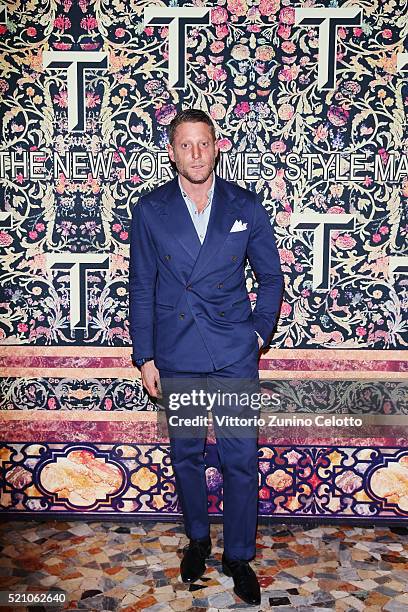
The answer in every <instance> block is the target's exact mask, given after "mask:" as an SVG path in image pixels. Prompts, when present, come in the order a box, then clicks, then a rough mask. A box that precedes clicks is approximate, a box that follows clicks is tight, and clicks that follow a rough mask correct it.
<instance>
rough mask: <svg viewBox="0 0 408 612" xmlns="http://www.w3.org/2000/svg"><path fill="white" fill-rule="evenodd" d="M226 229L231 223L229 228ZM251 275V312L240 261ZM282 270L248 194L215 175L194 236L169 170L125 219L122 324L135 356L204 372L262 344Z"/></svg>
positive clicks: (260, 210)
mask: <svg viewBox="0 0 408 612" xmlns="http://www.w3.org/2000/svg"><path fill="white" fill-rule="evenodd" d="M231 230H232V231H231ZM247 258H248V260H249V263H250V265H251V267H252V268H253V270H254V271H255V274H256V279H257V283H258V296H257V301H256V307H255V309H254V310H253V311H252V310H251V304H250V301H249V297H248V293H247V290H246V281H245V273H244V270H245V263H246V259H247ZM282 289H283V276H282V273H281V269H280V262H279V254H278V251H277V248H276V244H275V239H274V234H273V230H272V227H271V224H270V220H269V216H268V214H267V212H266V210H265V209H264V207H263V206H262V204H260V203H259V202H258V200H257V197H256V195H255V194H254V193H252V192H250V191H248V190H245V189H242V188H241V187H239V186H237V185H235V184H232V183H229V182H227V181H225V180H223V179H221V178H219V177H217V176H216V177H215V187H214V197H213V201H212V207H211V213H210V218H209V223H208V228H207V233H206V237H205V240H204V242H203V244H201V242H200V240H199V238H198V235H197V232H196V230H195V227H194V224H193V222H192V220H191V217H190V214H189V212H188V210H187V207H186V204H185V202H184V200H183V197H182V195H181V192H180V187H179V184H178V180H177V178H175V179H174V180H172V181H169V182H168V183H166V184H165V185H163V186H161V187H159V188H158V189H155V190H154V191H152V192H151V193H148V194H147V195H144V196H142V197H141V198H140V199H139V202H138V203H137V205H136V206H135V207H134V211H133V218H132V228H131V263H130V286H129V291H130V332H131V337H132V342H133V357H134V359H138V358H142V357H154V360H155V364H156V366H157V367H158V368H159V369H164V370H172V371H185V372H211V371H214V370H219V369H222V368H224V367H226V366H228V365H230V364H232V363H235V362H237V361H239V360H240V359H241V358H243V357H244V356H245V355H248V353H249V352H250V351H251V350H253V349H254V344H255V343H257V342H258V340H257V338H258V336H257V334H256V333H255V332H258V334H259V335H260V336H261V338H262V339H263V340H264V342H265V343H266V342H267V341H268V338H269V336H270V334H271V332H272V330H273V328H274V326H275V323H276V319H277V316H278V312H279V306H280V301H281V295H282Z"/></svg>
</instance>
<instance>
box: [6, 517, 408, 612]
mask: <svg viewBox="0 0 408 612" xmlns="http://www.w3.org/2000/svg"><path fill="white" fill-rule="evenodd" d="M211 531H212V538H213V555H212V557H211V558H210V559H209V562H208V569H207V572H206V574H205V576H204V577H203V578H202V580H200V581H199V582H197V583H195V584H193V585H191V586H190V587H189V586H187V585H184V584H183V583H182V582H181V581H180V578H179V571H178V566H179V556H178V555H180V551H181V548H182V547H183V546H184V545H185V543H186V538H185V536H184V535H183V530H182V527H181V525H180V524H175V523H153V522H142V523H140V522H139V523H136V522H133V523H131V522H126V523H123V522H120V523H119V522H95V521H90V522H82V521H81V522H80V521H69V522H68V521H47V522H34V521H9V522H5V521H2V524H1V526H0V552H1V554H0V585H1V588H0V590H2V591H4V590H6V589H8V590H11V591H24V590H25V591H33V590H41V591H46V590H47V589H48V588H53V589H61V590H63V591H65V592H66V593H67V596H68V602H69V603H67V604H66V605H65V606H64V608H65V609H68V610H76V609H79V610H89V611H93V610H98V611H103V610H106V611H114V610H121V611H123V612H132V611H133V610H144V611H146V612H147V611H149V612H156V611H159V610H160V611H161V610H163V611H165V612H172V611H175V612H177V611H183V610H192V611H194V612H198V611H204V610H209V611H212V612H216V611H217V610H231V609H235V610H237V609H245V610H250V611H252V610H253V611H255V610H256V611H258V610H279V611H281V610H282V611H283V610H299V611H302V612H303V611H305V612H306V611H307V612H309V611H313V610H317V611H319V612H322V611H324V610H339V611H340V610H341V611H343V610H350V611H354V610H358V611H360V610H367V611H371V610H372V611H374V610H386V611H390V612H392V611H395V612H406V611H407V610H408V529H405V528H401V527H395V528H391V529H390V528H386V527H376V528H364V529H363V528H360V527H345V526H341V527H340V526H317V527H316V526H311V525H310V526H307V527H305V526H301V525H282V524H279V525H277V524H274V525H261V526H260V527H259V530H258V552H257V559H256V561H255V562H253V564H252V565H253V567H254V569H256V571H257V573H258V576H259V579H260V581H261V586H262V603H261V606H257V607H256V608H253V607H250V606H247V605H245V604H243V603H239V600H238V599H237V598H236V597H235V596H234V594H233V592H232V579H231V578H227V577H226V576H224V575H223V574H222V573H220V571H219V570H220V560H221V554H222V526H221V525H212V527H211ZM8 609H10V610H13V611H14V612H19V611H23V610H33V611H36V612H41V610H48V611H49V612H51V610H55V609H57V608H55V607H54V608H51V607H48V608H41V607H28V608H23V607H13V608H8ZM59 609H61V608H59ZM5 610H6V608H4V607H1V608H0V612H3V611H5Z"/></svg>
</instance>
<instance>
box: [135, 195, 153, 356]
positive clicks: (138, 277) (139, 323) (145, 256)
mask: <svg viewBox="0 0 408 612" xmlns="http://www.w3.org/2000/svg"><path fill="white" fill-rule="evenodd" d="M156 277H157V264H156V253H155V250H154V246H153V241H152V238H151V235H150V232H149V228H148V226H147V223H146V220H145V216H144V211H143V198H141V199H140V200H139V202H138V203H137V204H136V206H135V207H134V209H133V215H132V225H131V235H130V264H129V331H130V336H131V339H132V344H133V353H132V357H133V359H141V358H142V357H154V340H153V337H154V299H155V298H154V296H155V287H156Z"/></svg>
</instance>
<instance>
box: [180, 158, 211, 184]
mask: <svg viewBox="0 0 408 612" xmlns="http://www.w3.org/2000/svg"><path fill="white" fill-rule="evenodd" d="M177 162H178V160H177V159H176V161H175V163H176V168H177V171H178V173H179V174H181V176H183V177H184V178H185V179H187V180H188V181H189V182H190V183H193V184H194V185H201V184H202V183H205V182H206V181H207V180H208V179H209V177H210V176H211V174H212V173H213V170H214V167H215V158H214V159H212V160H211V163H208V164H205V165H204V166H203V167H202V168H197V170H195V171H194V168H189V167H186V166H185V165H184V164H178V163H177Z"/></svg>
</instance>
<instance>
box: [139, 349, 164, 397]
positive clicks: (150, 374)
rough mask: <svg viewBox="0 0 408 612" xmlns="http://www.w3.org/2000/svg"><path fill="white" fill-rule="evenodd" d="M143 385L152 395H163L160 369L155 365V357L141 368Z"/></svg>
mask: <svg viewBox="0 0 408 612" xmlns="http://www.w3.org/2000/svg"><path fill="white" fill-rule="evenodd" d="M140 372H141V375H142V385H143V386H144V388H145V389H146V391H147V392H148V394H149V395H151V396H152V397H158V398H159V397H161V396H162V392H161V385H160V374H159V370H158V369H157V368H156V366H155V365H154V361H153V359H151V360H150V361H147V362H146V363H144V364H143V365H142V367H141V368H140Z"/></svg>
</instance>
